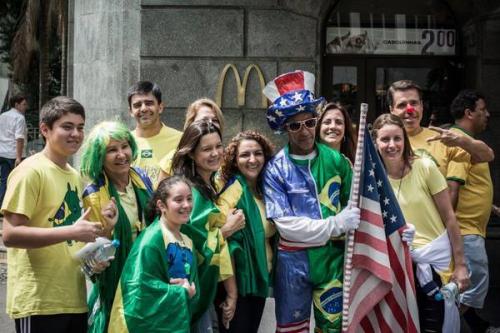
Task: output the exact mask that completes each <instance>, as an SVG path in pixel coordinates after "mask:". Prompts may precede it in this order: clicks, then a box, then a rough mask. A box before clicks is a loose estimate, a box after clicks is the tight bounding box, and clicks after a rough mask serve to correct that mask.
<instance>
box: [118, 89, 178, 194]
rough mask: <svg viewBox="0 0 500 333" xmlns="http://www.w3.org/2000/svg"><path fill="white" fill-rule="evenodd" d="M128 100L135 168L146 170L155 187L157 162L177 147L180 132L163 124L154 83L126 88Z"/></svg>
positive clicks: (160, 101)
mask: <svg viewBox="0 0 500 333" xmlns="http://www.w3.org/2000/svg"><path fill="white" fill-rule="evenodd" d="M127 99H128V106H129V112H130V115H131V116H132V118H134V120H135V129H134V130H133V131H132V135H133V136H134V138H135V140H136V142H137V147H138V153H137V158H136V160H135V161H134V165H135V166H138V167H140V168H141V169H143V170H144V171H146V173H147V174H148V176H149V178H150V179H151V181H152V182H153V185H155V184H156V183H157V182H158V175H159V174H160V167H159V162H160V161H161V159H162V158H163V157H164V156H165V155H167V154H168V153H169V152H170V151H172V150H174V149H175V147H177V144H178V143H179V140H180V138H181V135H182V132H180V131H178V130H176V129H173V128H171V127H168V126H166V125H165V124H164V123H162V121H161V119H160V116H161V114H162V113H163V110H164V104H163V102H162V94H161V90H160V87H159V86H158V85H157V84H156V83H153V82H149V81H139V82H137V83H136V84H134V85H133V86H132V87H130V88H129V90H128V96H127Z"/></svg>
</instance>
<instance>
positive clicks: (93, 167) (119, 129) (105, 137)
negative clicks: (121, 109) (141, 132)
mask: <svg viewBox="0 0 500 333" xmlns="http://www.w3.org/2000/svg"><path fill="white" fill-rule="evenodd" d="M111 140H117V141H123V140H126V141H127V142H128V144H129V146H130V149H131V150H132V161H134V160H135V159H136V157H137V143H136V142H135V139H134V137H133V136H132V133H131V132H130V130H129V129H128V127H127V126H125V125H124V124H123V123H120V122H117V121H103V122H102V123H100V124H97V125H96V126H94V128H93V129H92V131H90V134H89V135H88V137H87V140H86V141H85V144H84V146H83V152H82V160H81V163H80V172H81V174H82V175H83V176H85V177H88V178H90V179H91V180H92V181H94V182H97V180H98V179H99V178H101V177H102V175H103V173H104V158H105V156H106V147H107V146H108V144H109V142H110V141H111ZM132 161H130V162H132Z"/></svg>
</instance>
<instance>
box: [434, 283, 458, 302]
mask: <svg viewBox="0 0 500 333" xmlns="http://www.w3.org/2000/svg"><path fill="white" fill-rule="evenodd" d="M434 298H435V299H436V301H441V300H443V299H444V300H445V301H446V300H453V301H457V300H458V285H457V284H456V283H455V282H449V283H447V284H445V285H444V286H442V287H441V289H440V290H439V292H438V293H436V295H435V296H434Z"/></svg>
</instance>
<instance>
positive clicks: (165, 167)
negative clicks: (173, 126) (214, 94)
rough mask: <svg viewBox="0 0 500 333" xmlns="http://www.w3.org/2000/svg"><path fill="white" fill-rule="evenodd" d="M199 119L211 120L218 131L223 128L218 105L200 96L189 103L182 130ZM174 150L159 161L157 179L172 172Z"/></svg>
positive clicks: (221, 130) (222, 118)
mask: <svg viewBox="0 0 500 333" xmlns="http://www.w3.org/2000/svg"><path fill="white" fill-rule="evenodd" d="M199 120H206V121H211V122H212V123H213V124H214V125H215V126H216V127H217V128H218V129H219V131H220V132H221V134H222V132H223V130H224V116H223V115H222V111H221V109H220V108H219V106H218V105H217V104H216V103H215V102H214V101H212V100H211V99H209V98H206V97H204V98H200V99H197V100H196V101H194V102H193V103H191V104H189V106H188V108H187V110H186V121H185V122H184V130H185V129H186V128H188V127H189V125H191V124H192V123H193V122H195V121H199ZM174 153H175V150H173V151H171V152H170V153H168V154H167V155H166V156H165V157H164V158H162V159H161V161H160V176H159V179H160V180H161V179H164V178H166V177H168V176H169V175H171V174H172V170H171V168H172V158H173V156H174Z"/></svg>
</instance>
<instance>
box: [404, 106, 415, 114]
mask: <svg viewBox="0 0 500 333" xmlns="http://www.w3.org/2000/svg"><path fill="white" fill-rule="evenodd" d="M406 113H409V114H412V113H415V108H414V107H413V106H411V105H408V106H407V107H406Z"/></svg>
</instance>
